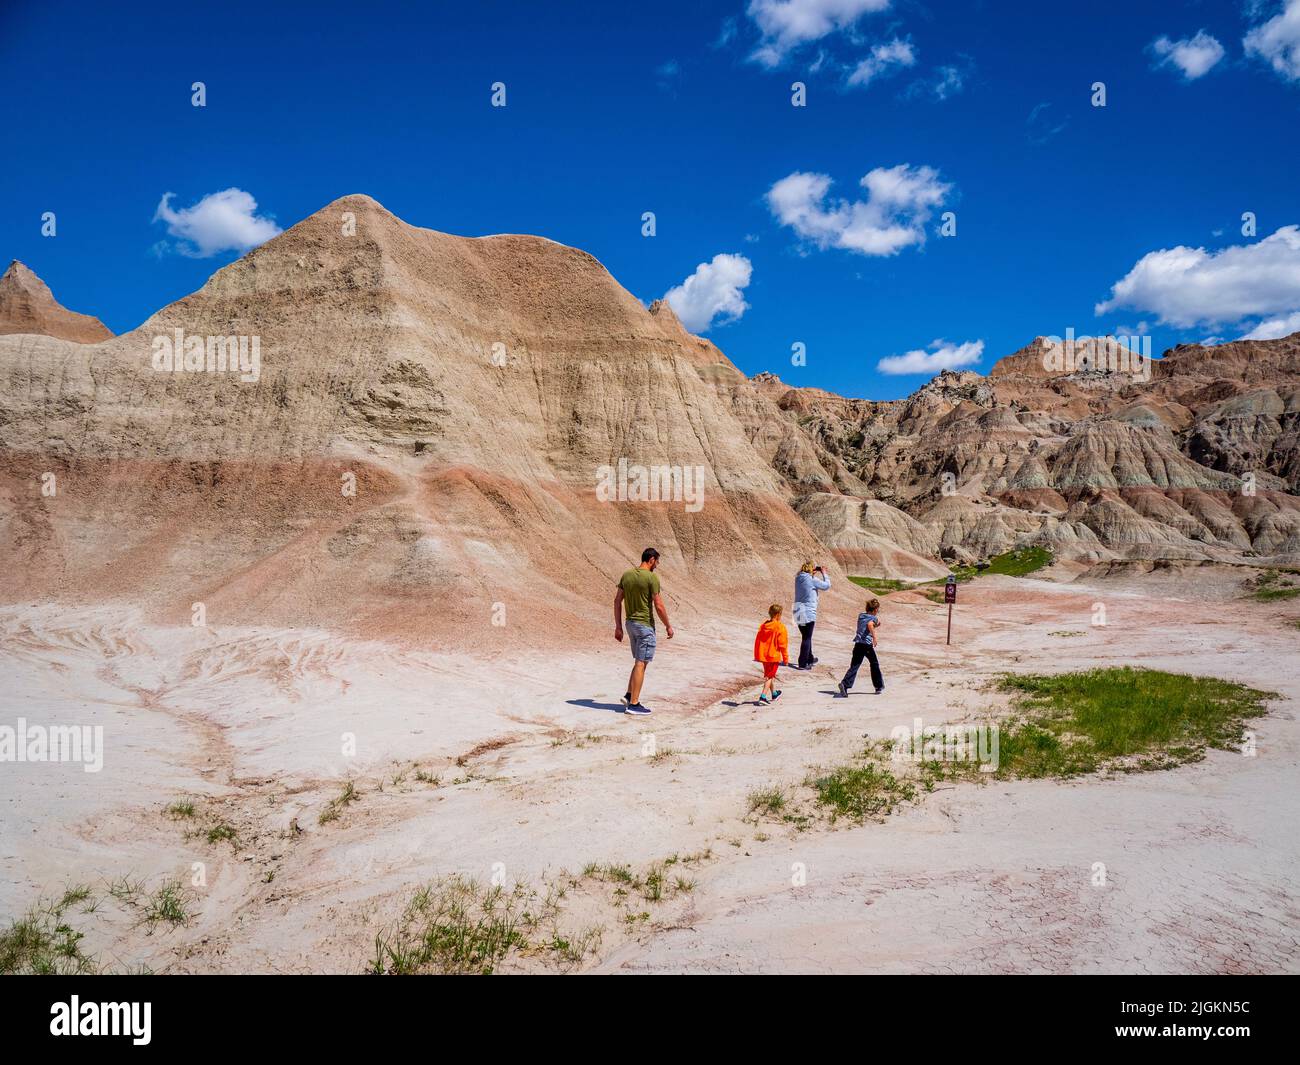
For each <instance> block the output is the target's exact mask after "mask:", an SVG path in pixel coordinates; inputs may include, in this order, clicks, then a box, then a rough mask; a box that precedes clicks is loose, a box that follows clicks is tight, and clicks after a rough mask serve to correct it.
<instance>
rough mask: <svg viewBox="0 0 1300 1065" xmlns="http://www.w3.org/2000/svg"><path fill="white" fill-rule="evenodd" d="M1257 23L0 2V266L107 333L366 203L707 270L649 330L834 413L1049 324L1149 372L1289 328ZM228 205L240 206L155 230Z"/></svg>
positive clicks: (1126, 12) (1288, 270)
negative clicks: (670, 314) (672, 334)
mask: <svg viewBox="0 0 1300 1065" xmlns="http://www.w3.org/2000/svg"><path fill="white" fill-rule="evenodd" d="M1287 4H1288V6H1284V4H1283V3H1282V2H1274V3H1250V2H1246V3H1240V2H1224V3H1211V2H1204V3H1190V4H1168V5H1155V4H1144V3H1133V2H1132V0H1128V2H1122V3H1121V2H1110V0H1100V2H1092V3H1089V4H1086V5H1084V4H1077V5H1076V4H1070V5H1056V4H1052V5H1048V4H1042V3H1020V2H998V3H992V2H990V3H962V4H958V3H938V2H930V3H925V4H922V3H916V2H911V0H892V2H890V0H732V2H725V3H723V2H718V3H709V2H705V3H701V2H698V0H696V2H690V3H674V2H664V3H661V4H657V5H653V7H648V6H645V5H615V4H609V3H573V4H562V3H557V4H554V5H551V4H546V5H542V4H536V3H503V2H494V0H486V2H477V3H474V4H464V5H461V4H454V5H453V4H440V3H428V4H414V3H412V4H390V3H384V2H379V0H376V2H371V3H367V4H365V5H342V4H340V5H337V7H336V8H335V7H331V5H330V4H328V3H313V4H307V3H302V4H277V3H267V2H263V3H258V4H251V3H249V4H246V3H241V2H227V3H222V4H219V5H216V4H213V5H207V4H198V3H195V4H186V5H176V4H168V5H162V4H158V5H152V4H147V3H142V4H135V5H131V4H125V5H121V6H120V7H119V6H118V5H101V4H90V3H86V4H68V3H60V2H57V0H42V2H39V3H36V2H26V0H6V2H5V3H4V4H3V5H0V124H2V128H3V129H4V130H5V140H6V144H7V147H8V148H9V149H10V150H9V151H7V152H6V155H7V156H8V161H7V165H6V166H5V167H3V168H0V193H3V198H2V200H0V202H3V204H4V211H3V214H0V256H3V257H4V259H5V260H6V261H7V260H8V259H9V258H19V259H22V260H23V261H24V262H26V263H27V264H28V265H29V266H31V267H32V268H33V269H34V270H35V271H36V272H37V273H38V274H40V275H41V276H42V277H43V278H44V279H45V280H46V281H47V282H48V283H49V284H50V286H51V287H52V288H53V290H54V293H55V295H56V297H57V298H58V299H59V300H60V301H61V302H63V303H64V304H65V305H66V306H68V307H71V308H72V309H74V310H78V311H83V312H87V313H92V314H95V315H97V316H98V317H100V318H101V319H102V320H103V321H104V322H105V323H106V324H107V325H108V326H109V327H110V328H111V329H113V330H114V331H115V332H122V331H125V330H128V329H131V328H134V327H135V326H136V325H138V324H139V323H140V322H141V321H143V320H144V319H145V318H146V317H147V316H148V315H149V314H151V313H152V312H153V311H154V310H156V309H157V308H159V307H161V306H163V305H164V304H166V303H168V302H170V301H172V300H175V299H178V298H180V297H181V296H183V295H185V294H187V293H189V292H191V291H193V290H194V289H196V288H198V287H199V286H200V285H201V284H202V283H203V282H204V281H205V280H206V279H207V277H208V276H210V274H211V273H212V272H213V271H215V270H216V269H218V268H219V267H221V266H223V265H225V264H226V263H227V262H230V261H231V260H233V259H234V258H236V257H237V256H238V254H240V252H239V251H238V250H237V249H227V250H223V251H217V252H216V253H215V254H211V255H206V256H200V255H198V254H196V253H198V252H202V251H205V250H206V248H203V247H197V246H196V245H195V244H194V240H195V239H196V235H197V239H199V240H201V241H203V240H209V239H210V240H212V241H215V242H216V243H217V244H220V243H221V241H220V239H218V238H220V237H222V236H223V235H225V236H226V237H227V239H228V240H229V241H233V242H235V243H238V242H239V241H244V242H247V241H250V240H255V239H260V237H261V236H264V235H265V234H266V233H267V232H272V231H274V226H277V225H278V226H279V227H282V228H287V227H288V226H290V225H292V224H293V223H295V222H297V221H299V220H300V219H302V218H304V217H306V216H307V215H309V214H311V213H312V212H314V211H316V210H318V209H319V208H321V207H322V206H324V205H325V204H326V203H328V202H329V201H331V200H333V199H335V198H337V197H338V196H341V195H344V194H346V193H352V192H365V193H368V194H370V195H372V196H374V197H375V198H376V199H378V200H379V201H380V202H381V203H383V204H384V205H385V206H386V207H388V208H389V209H390V210H391V211H393V212H394V213H396V214H397V215H399V216H400V217H402V218H404V219H405V220H407V221H408V222H411V223H413V224H415V225H421V226H427V227H429V228H433V229H439V230H444V231H447V232H451V233H460V234H466V235H471V236H473V235H482V234H488V233H500V232H524V233H537V234H541V235H544V236H547V237H550V238H552V239H554V240H558V241H561V242H563V243H566V244H572V245H575V246H577V247H580V248H583V249H585V250H587V251H589V252H591V253H592V254H594V255H595V256H597V258H599V259H600V260H601V261H602V262H603V263H604V264H605V265H606V266H607V267H608V268H609V270H610V271H611V272H612V273H613V275H614V276H615V277H616V278H617V279H618V280H619V281H620V282H621V283H622V284H623V285H625V286H626V287H627V288H628V289H629V290H630V291H631V292H632V293H634V294H635V295H636V296H638V297H639V298H641V299H643V300H645V301H647V302H648V301H649V300H651V299H654V298H656V297H659V296H662V295H664V294H665V293H667V292H669V291H670V290H672V289H674V288H675V287H677V286H681V285H682V284H683V282H685V281H686V279H687V278H688V277H691V276H692V275H694V274H695V273H696V271H697V268H699V267H700V266H701V264H705V266H704V269H703V271H702V272H701V273H700V274H699V276H698V277H697V278H696V280H695V281H694V282H693V283H692V284H691V285H690V286H689V288H688V289H683V290H681V291H679V292H678V293H677V294H676V295H675V297H674V298H675V299H676V300H677V302H678V304H679V305H681V306H683V308H684V309H686V310H687V313H688V315H689V314H694V315H696V316H698V317H699V318H700V320H699V321H698V322H696V323H694V324H696V325H697V328H701V329H707V332H706V333H705V335H707V336H708V337H710V338H711V339H712V340H714V341H715V342H716V343H717V344H718V345H719V346H720V347H721V348H722V349H723V350H724V351H725V352H726V353H727V354H728V355H729V356H730V357H731V358H732V360H733V361H735V362H736V363H737V365H739V366H740V367H741V369H743V370H745V371H746V372H748V373H756V372H758V371H760V370H771V371H772V372H775V373H777V374H779V375H780V376H781V377H782V379H784V380H786V381H789V382H791V383H794V384H803V385H811V386H816V387H823V388H830V389H833V390H835V391H838V392H841V393H844V394H847V395H854V396H864V397H868V398H893V397H896V396H901V395H905V394H907V393H909V392H911V391H913V390H914V389H915V388H916V387H918V386H919V385H920V384H921V383H923V382H924V380H926V378H927V377H928V376H929V375H930V372H931V371H932V370H933V369H934V368H936V367H937V366H938V365H941V364H942V362H943V361H945V360H947V361H954V360H960V359H963V358H964V359H966V360H970V361H968V365H969V366H971V368H974V369H977V370H987V368H988V367H989V366H990V365H991V364H992V362H993V361H994V360H995V359H997V358H998V357H1000V356H1002V355H1004V354H1007V353H1009V352H1011V351H1013V350H1015V349H1016V348H1018V347H1020V346H1022V345H1023V344H1024V343H1026V342H1027V341H1028V340H1029V339H1031V338H1032V337H1033V336H1035V335H1038V334H1044V335H1051V334H1056V335H1064V334H1065V332H1066V330H1067V329H1074V330H1075V331H1076V332H1077V333H1094V334H1095V333H1102V332H1113V331H1124V330H1125V327H1132V328H1133V329H1136V328H1137V327H1138V325H1139V323H1146V325H1145V327H1144V328H1146V329H1149V331H1150V334H1151V336H1152V338H1153V349H1154V351H1155V352H1156V353H1159V352H1160V351H1162V350H1163V349H1165V348H1166V347H1169V346H1172V345H1173V344H1175V343H1178V342H1181V341H1200V340H1203V339H1205V338H1207V337H1222V338H1225V339H1234V338H1236V337H1239V336H1243V335H1248V334H1251V333H1256V334H1259V335H1263V334H1265V333H1268V332H1278V331H1280V330H1284V329H1285V330H1286V331H1290V330H1291V329H1300V230H1296V229H1295V228H1291V229H1288V228H1287V227H1296V226H1297V225H1298V224H1300V204H1298V203H1297V190H1298V189H1300V182H1298V181H1297V176H1296V175H1297V173H1300V137H1298V136H1297V132H1298V131H1300V0H1287ZM358 11H359V12H360V13H357V12H358ZM196 81H202V82H204V83H205V86H206V92H207V101H206V106H205V107H201V108H200V107H194V106H192V105H191V95H192V93H191V85H192V83H194V82H196ZM498 81H499V82H504V83H505V86H506V106H505V107H504V108H500V107H496V108H494V107H493V106H491V92H492V89H491V86H492V84H493V83H494V82H498ZM795 81H800V82H803V83H804V84H805V86H806V106H804V107H795V106H792V103H791V99H792V92H791V85H792V83H793V82H795ZM1095 82H1104V84H1105V92H1106V106H1105V107H1094V106H1092V102H1091V99H1092V96H1093V88H1092V86H1093V84H1094V83H1095ZM867 175H873V176H872V177H869V178H868V180H867V185H866V186H864V185H863V184H861V182H862V181H863V179H864V177H866V176H867ZM227 189H238V190H242V192H244V193H246V194H247V197H251V200H252V201H255V202H256V208H255V209H251V208H249V207H248V204H249V202H250V201H249V200H248V199H247V198H244V197H235V198H234V199H229V198H228V199H227V201H225V206H226V207H227V208H229V210H227V211H226V212H225V213H224V214H222V213H221V212H217V211H213V210H210V209H211V208H214V207H217V206H219V205H220V204H219V201H216V200H210V201H208V202H207V204H206V205H205V207H204V208H203V209H201V210H200V211H199V213H197V214H187V213H186V211H187V209H189V208H192V207H194V205H196V204H200V203H202V202H203V201H204V198H205V197H208V196H211V195H212V194H214V193H219V192H221V191H223V190H227ZM774 190H775V191H774ZM169 192H170V193H173V194H174V196H173V197H172V198H171V199H170V200H169V201H168V210H169V211H171V212H173V213H172V214H171V215H170V216H169V217H170V218H171V219H172V222H171V224H170V225H169V224H168V222H167V221H166V220H165V219H158V218H157V217H156V215H157V212H158V208H159V204H160V201H161V200H162V198H163V195H164V194H165V193H169ZM47 211H52V212H54V213H55V215H56V219H57V235H56V236H54V237H45V236H42V234H41V226H42V221H41V220H42V215H43V214H44V212H47ZM241 211H242V215H241ZM647 211H652V212H654V214H655V221H656V233H655V235H654V236H653V237H644V236H642V228H643V226H642V215H643V214H644V212H647ZM948 211H951V212H954V213H955V215H956V235H955V236H942V235H941V234H940V227H941V225H942V218H943V215H944V212H948ZM1244 212H1252V213H1253V214H1254V216H1255V219H1256V223H1255V226H1256V229H1255V232H1254V233H1253V234H1243V232H1242V228H1243V222H1242V215H1243V213H1244ZM259 219H261V220H262V221H261V222H259V221H258V220H259ZM187 235H188V237H189V238H190V239H189V240H188V241H187V240H186V239H185V238H186V236H187ZM1178 249H1183V250H1181V251H1179V250H1178ZM718 256H722V258H721V259H718V258H717V257H718ZM1144 257H1147V258H1146V259H1144ZM1139 263H1141V265H1139ZM1117 283H1122V284H1121V287H1120V291H1119V293H1118V297H1119V298H1118V299H1117V300H1116V301H1115V305H1114V306H1112V307H1109V308H1107V309H1106V310H1105V311H1104V313H1102V314H1100V315H1099V314H1097V313H1096V308H1097V306H1098V304H1104V303H1105V302H1106V301H1108V300H1109V299H1111V298H1112V286H1114V285H1116V284H1117ZM683 298H685V302H684V303H683ZM737 315H738V317H737ZM938 340H943V341H945V342H946V343H945V344H943V345H938V346H936V345H935V344H934V342H935V341H938ZM796 342H798V343H802V344H804V345H805V346H806V352H807V358H806V365H804V366H801V367H800V366H793V365H791V361H790V360H791V345H792V344H794V343H796ZM981 345H982V347H981ZM909 352H915V353H919V354H915V355H912V356H911V357H910V358H908V359H905V361H903V362H901V363H900V362H894V363H886V364H885V365H886V366H893V367H894V368H903V369H906V368H907V367H908V366H917V367H920V368H922V369H923V372H921V373H919V374H905V373H904V374H896V373H895V374H889V373H885V372H882V370H881V369H880V368H879V367H880V365H881V360H883V359H889V358H891V357H898V356H906V355H907V353H909Z"/></svg>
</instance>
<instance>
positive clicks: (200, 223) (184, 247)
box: [153, 189, 280, 259]
mask: <svg viewBox="0 0 1300 1065" xmlns="http://www.w3.org/2000/svg"><path fill="white" fill-rule="evenodd" d="M175 195H176V194H175V193H174V192H165V193H163V198H162V199H161V200H160V201H159V203H158V210H157V211H155V212H154V216H153V220H154V221H155V222H166V223H167V232H168V233H169V234H171V235H172V236H173V237H175V238H176V250H177V251H179V252H180V253H181V254H182V255H189V256H192V257H193V258H196V259H206V258H208V257H209V256H211V255H216V254H217V252H222V251H241V252H242V251H248V249H249V248H255V247H257V245H259V244H262V243H265V242H266V241H268V240H270V239H271V238H272V237H274V236H275V235H276V234H277V233H279V232H280V227H279V226H277V225H276V224H275V223H274V222H273V221H272V220H271V219H269V218H265V217H258V215H257V201H256V200H255V199H253V197H252V196H251V195H250V194H249V193H247V192H245V191H244V190H243V189H224V190H223V191H221V192H210V193H208V195H206V196H204V197H203V199H201V200H199V202H198V203H196V204H194V206H192V207H182V208H181V209H180V210H179V211H176V210H173V209H172V205H171V201H172V197H173V196H175Z"/></svg>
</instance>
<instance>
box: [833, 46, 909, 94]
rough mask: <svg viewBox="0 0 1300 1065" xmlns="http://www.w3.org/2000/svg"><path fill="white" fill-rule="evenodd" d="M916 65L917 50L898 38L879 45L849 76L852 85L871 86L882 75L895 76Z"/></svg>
mask: <svg viewBox="0 0 1300 1065" xmlns="http://www.w3.org/2000/svg"><path fill="white" fill-rule="evenodd" d="M915 65H916V49H915V48H913V47H912V45H911V43H910V42H908V41H900V40H898V39H897V38H895V39H894V40H892V41H890V42H889V43H888V44H878V45H876V46H875V47H874V48H872V49H871V54H870V55H868V56H867V58H866V59H864V60H862V62H860V63H859V64H858V65H857V66H856V67H854V68H853V72H852V73H851V74H850V75H849V84H850V85H869V84H870V83H871V82H872V81H874V80H875V79H876V78H878V77H881V76H882V75H888V74H894V73H897V72H898V71H900V70H902V69H903V68H904V67H910V66H915Z"/></svg>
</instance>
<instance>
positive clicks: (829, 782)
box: [806, 762, 916, 821]
mask: <svg viewBox="0 0 1300 1065" xmlns="http://www.w3.org/2000/svg"><path fill="white" fill-rule="evenodd" d="M806 783H807V784H808V786H810V787H811V788H813V790H814V791H815V792H816V801H817V804H818V805H819V806H825V807H829V808H830V813H831V819H832V820H834V819H835V818H837V817H852V818H855V819H856V820H859V821H862V820H866V819H867V818H877V819H878V818H884V817H886V816H888V815H889V814H890V813H892V812H893V810H894V807H896V806H897V805H898V804H899V803H900V802H908V801H911V800H912V799H914V798H915V797H916V788H915V787H914V786H913V785H912V784H911V783H909V782H907V781H903V780H899V779H898V777H896V776H894V774H893V773H892V772H890V771H889V770H888V769H886V768H884V767H883V766H881V765H878V764H877V763H875V762H867V763H865V764H863V765H852V766H839V767H838V768H835V769H832V770H831V771H830V772H828V773H825V774H824V775H822V776H819V777H813V778H810V779H809V780H808V781H806Z"/></svg>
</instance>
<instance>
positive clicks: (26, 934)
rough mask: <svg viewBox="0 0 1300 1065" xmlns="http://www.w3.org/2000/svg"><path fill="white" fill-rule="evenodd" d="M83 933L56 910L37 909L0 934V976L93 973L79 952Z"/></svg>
mask: <svg viewBox="0 0 1300 1065" xmlns="http://www.w3.org/2000/svg"><path fill="white" fill-rule="evenodd" d="M83 938H84V937H83V933H81V932H78V931H77V930H76V929H74V928H73V927H72V926H71V925H70V924H68V923H67V921H65V920H64V919H63V910H62V909H61V908H60V907H58V906H52V907H49V908H46V909H36V910H33V911H32V912H30V913H28V914H27V915H26V916H24V917H20V918H19V919H18V920H16V921H11V922H10V924H9V927H8V928H6V929H5V930H4V931H3V932H0V975H3V976H68V975H73V974H82V975H84V974H89V973H93V972H95V965H94V963H93V962H92V961H91V959H90V958H88V957H86V955H85V954H83V953H82V950H81V940H82V939H83Z"/></svg>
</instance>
